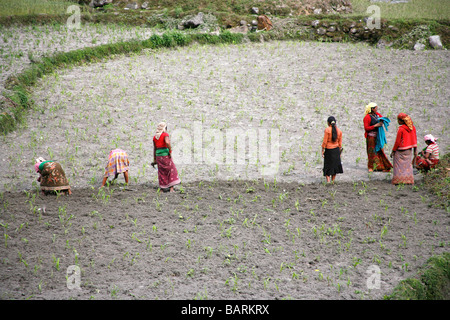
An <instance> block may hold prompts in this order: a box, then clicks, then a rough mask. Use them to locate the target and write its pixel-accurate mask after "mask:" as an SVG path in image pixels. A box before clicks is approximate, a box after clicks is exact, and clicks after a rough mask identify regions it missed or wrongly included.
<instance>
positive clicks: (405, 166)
mask: <svg viewBox="0 0 450 320" xmlns="http://www.w3.org/2000/svg"><path fill="white" fill-rule="evenodd" d="M401 183H403V184H414V174H413V167H412V149H406V150H397V151H395V153H394V172H393V176H392V184H401Z"/></svg>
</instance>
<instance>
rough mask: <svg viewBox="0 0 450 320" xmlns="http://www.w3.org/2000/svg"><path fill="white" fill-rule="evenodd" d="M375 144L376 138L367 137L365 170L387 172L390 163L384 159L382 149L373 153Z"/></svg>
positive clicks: (390, 166)
mask: <svg viewBox="0 0 450 320" xmlns="http://www.w3.org/2000/svg"><path fill="white" fill-rule="evenodd" d="M376 144H377V137H373V136H367V139H366V146H367V158H368V162H367V168H368V169H369V171H372V170H373V171H384V172H389V171H391V169H392V163H391V162H390V161H389V159H388V158H387V157H386V155H385V153H384V151H383V149H381V150H380V151H378V152H376V153H375V146H376Z"/></svg>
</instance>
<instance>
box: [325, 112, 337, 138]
mask: <svg viewBox="0 0 450 320" xmlns="http://www.w3.org/2000/svg"><path fill="white" fill-rule="evenodd" d="M327 122H328V124H330V125H331V128H332V129H331V141H333V142H335V141H336V140H337V130H336V119H335V118H334V117H333V116H330V117H328V120H327Z"/></svg>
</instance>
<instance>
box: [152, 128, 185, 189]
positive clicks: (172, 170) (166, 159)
mask: <svg viewBox="0 0 450 320" xmlns="http://www.w3.org/2000/svg"><path fill="white" fill-rule="evenodd" d="M155 164H156V165H158V180H159V187H160V188H161V189H168V188H170V192H174V190H173V186H175V185H177V184H179V183H181V180H180V178H179V177H178V171H177V168H176V167H175V164H174V163H173V161H172V147H171V145H170V139H169V134H168V133H167V125H166V123H165V122H161V123H160V124H158V127H157V129H156V133H155V136H154V137H153V162H152V166H155Z"/></svg>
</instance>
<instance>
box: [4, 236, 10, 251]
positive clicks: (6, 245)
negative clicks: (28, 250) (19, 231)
mask: <svg viewBox="0 0 450 320" xmlns="http://www.w3.org/2000/svg"><path fill="white" fill-rule="evenodd" d="M3 237H4V238H5V248H7V247H8V239H9V235H7V234H6V233H4V234H3Z"/></svg>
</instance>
